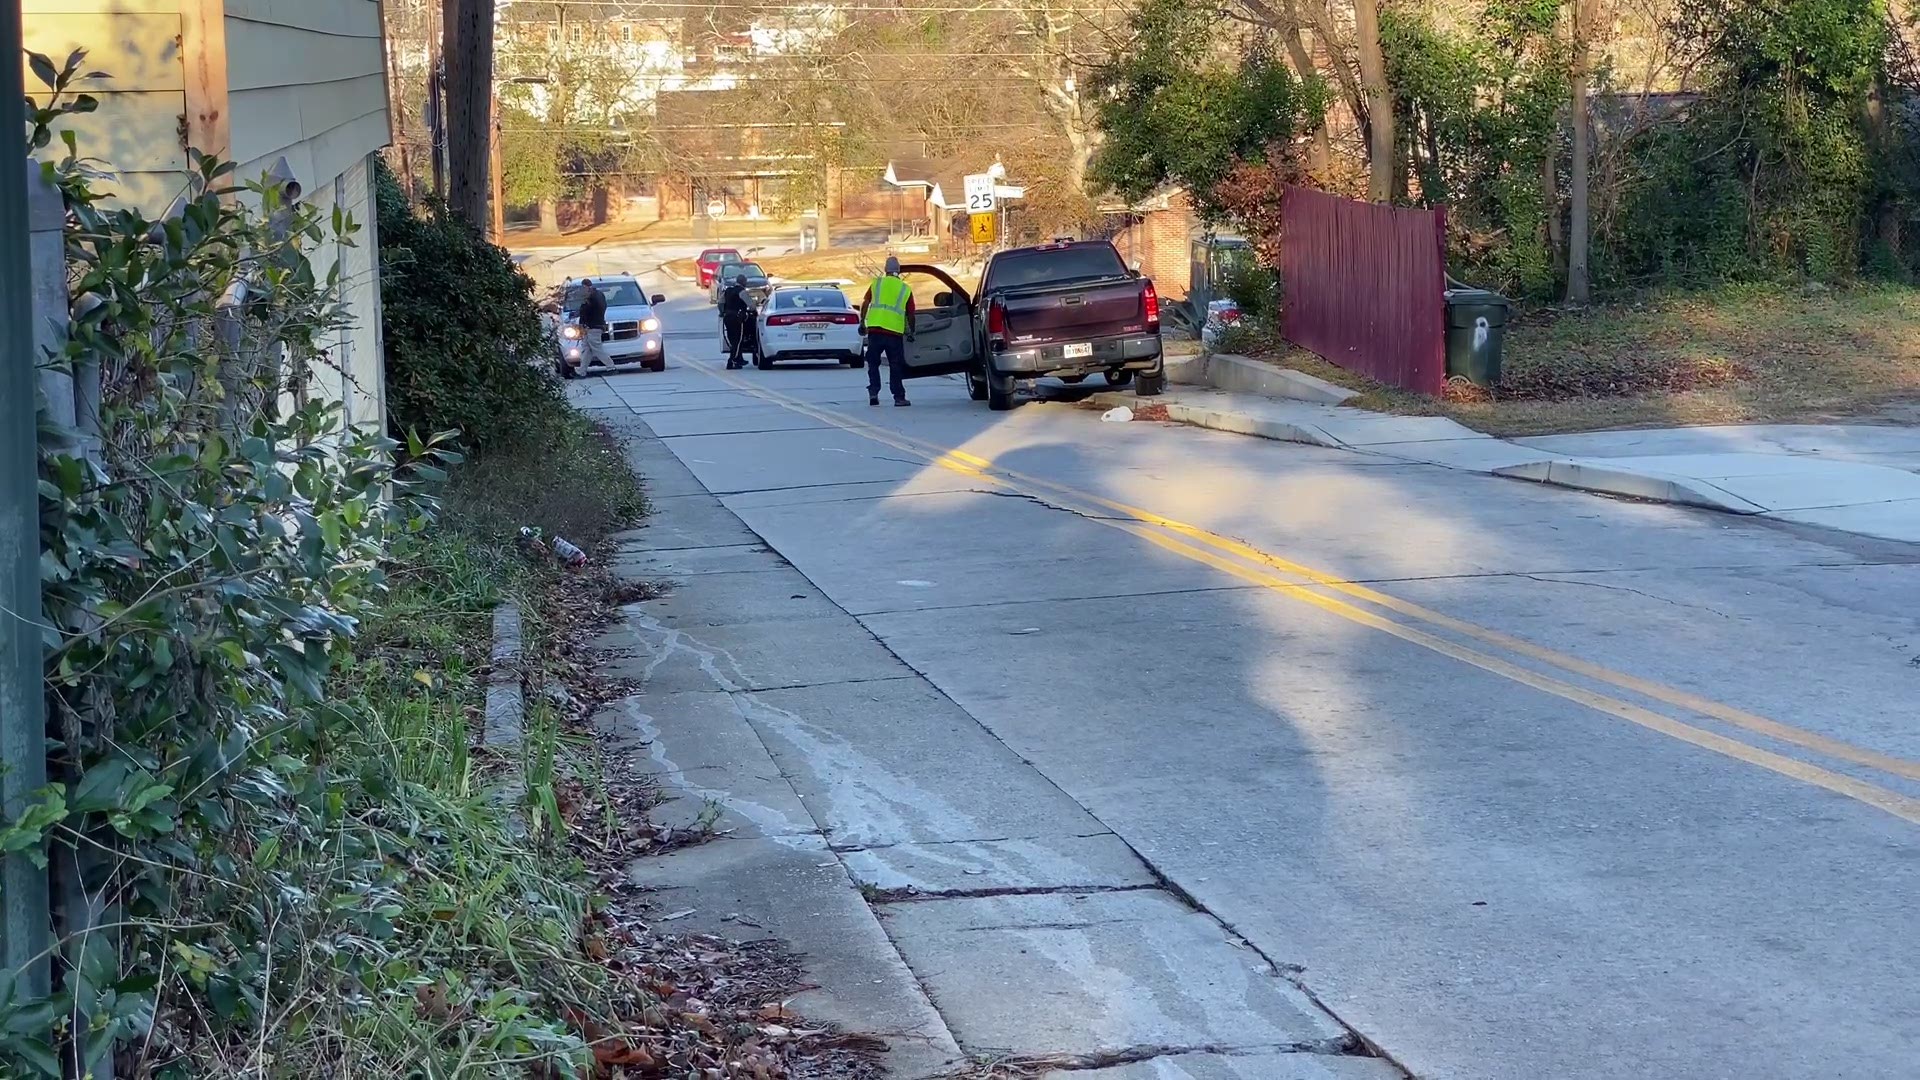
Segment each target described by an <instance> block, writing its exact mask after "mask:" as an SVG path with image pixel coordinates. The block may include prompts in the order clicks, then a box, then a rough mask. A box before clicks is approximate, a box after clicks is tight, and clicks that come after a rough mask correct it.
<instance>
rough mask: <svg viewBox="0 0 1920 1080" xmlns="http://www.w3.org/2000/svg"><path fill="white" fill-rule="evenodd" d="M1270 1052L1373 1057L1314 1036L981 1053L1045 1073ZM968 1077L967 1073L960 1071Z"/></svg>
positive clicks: (1003, 1064)
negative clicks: (1055, 1051) (1268, 1040)
mask: <svg viewBox="0 0 1920 1080" xmlns="http://www.w3.org/2000/svg"><path fill="white" fill-rule="evenodd" d="M1270 1054H1302V1055H1320V1056H1323V1057H1373V1056H1374V1055H1372V1054H1370V1053H1368V1052H1367V1049H1366V1047H1365V1046H1363V1045H1361V1044H1360V1042H1359V1040H1357V1039H1353V1038H1342V1039H1313V1040H1307V1041H1303V1042H1289V1043H1266V1044H1259V1045H1246V1044H1239V1043H1190V1044H1178V1043H1174V1044H1167V1043H1148V1044H1145V1045H1140V1046H1128V1047H1123V1048H1121V1049H1118V1050H1097V1051H1094V1052H1093V1053H1088V1054H1038V1055H1018V1056H1015V1055H1010V1054H1009V1055H981V1054H979V1053H977V1052H976V1054H975V1057H976V1058H981V1057H983V1056H984V1057H986V1058H987V1059H988V1061H990V1063H991V1064H993V1065H995V1066H998V1067H1000V1068H1004V1069H1013V1070H1019V1071H1021V1072H1023V1073H1031V1074H1035V1075H1044V1074H1046V1073H1048V1072H1086V1071H1091V1070H1094V1069H1111V1068H1117V1067H1119V1066H1122V1065H1137V1064H1140V1063H1141V1062H1146V1061H1153V1060H1156V1059H1158V1058H1169V1057H1181V1056H1188V1055H1192V1056H1199V1055H1206V1056H1211V1057H1256V1056H1261V1055H1270ZM957 1075H958V1076H966V1075H968V1074H967V1073H964V1072H963V1073H960V1074H957Z"/></svg>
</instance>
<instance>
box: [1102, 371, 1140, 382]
mask: <svg viewBox="0 0 1920 1080" xmlns="http://www.w3.org/2000/svg"><path fill="white" fill-rule="evenodd" d="M1101 374H1102V375H1104V376H1106V379H1107V385H1108V386H1125V385H1127V384H1128V383H1130V382H1132V381H1133V372H1131V371H1127V370H1125V369H1122V370H1120V371H1103V372H1101Z"/></svg>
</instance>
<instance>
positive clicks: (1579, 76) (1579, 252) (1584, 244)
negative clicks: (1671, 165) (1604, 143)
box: [1567, 0, 1598, 304]
mask: <svg viewBox="0 0 1920 1080" xmlns="http://www.w3.org/2000/svg"><path fill="white" fill-rule="evenodd" d="M1597 6H1598V0H1573V71H1572V72H1571V73H1570V74H1571V75H1572V79H1571V80H1570V81H1571V82H1572V83H1573V162H1572V166H1573V168H1572V178H1571V183H1570V184H1569V185H1568V189H1569V190H1568V192H1567V197H1568V201H1569V202H1570V203H1571V204H1572V206H1571V212H1570V213H1569V214H1568V222H1567V303H1569V304H1584V303H1586V302H1587V301H1588V300H1589V299H1591V298H1592V291H1593V287H1592V282H1591V280H1590V279H1589V277H1588V274H1587V248H1588V232H1589V227H1588V209H1589V203H1590V202H1591V194H1590V192H1589V190H1588V188H1589V182H1588V173H1589V170H1590V166H1591V164H1592V158H1593V123H1592V117H1590V116H1589V115H1588V114H1587V73H1588V71H1589V69H1590V68H1591V67H1592V63H1593V41H1592V37H1593V27H1594V23H1595V22H1596V21H1597V20H1596V18H1595V16H1596V15H1597V14H1598V12H1596V11H1595V10H1594V9H1595V8H1596V7H1597Z"/></svg>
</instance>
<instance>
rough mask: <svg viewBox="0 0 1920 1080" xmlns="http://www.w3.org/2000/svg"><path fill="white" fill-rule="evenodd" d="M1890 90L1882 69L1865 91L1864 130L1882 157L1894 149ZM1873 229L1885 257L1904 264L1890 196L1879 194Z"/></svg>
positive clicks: (1896, 213)
mask: <svg viewBox="0 0 1920 1080" xmlns="http://www.w3.org/2000/svg"><path fill="white" fill-rule="evenodd" d="M1890 93H1891V88H1890V87H1889V86H1888V85H1887V73H1886V70H1885V69H1884V68H1882V69H1881V71H1880V74H1879V76H1878V77H1876V78H1875V79H1874V82H1873V89H1872V90H1871V91H1870V92H1869V93H1868V94H1867V131H1868V132H1869V133H1870V134H1871V135H1872V137H1873V141H1874V148H1875V149H1876V150H1877V151H1878V152H1879V153H1880V154H1881V155H1883V156H1886V155H1891V154H1892V153H1893V152H1894V145H1893V124H1892V122H1891V121H1890V120H1889V119H1888V117H1887V98H1888V97H1889V96H1890ZM1873 231H1874V237H1875V239H1877V240H1878V241H1879V243H1880V250H1881V251H1882V252H1883V253H1885V256H1886V257H1887V258H1888V259H1891V260H1892V261H1893V262H1894V264H1895V265H1898V266H1904V264H1905V262H1906V260H1905V259H1904V258H1903V254H1904V253H1903V252H1902V250H1901V240H1902V238H1901V229H1900V206H1899V203H1897V202H1896V201H1895V200H1894V199H1893V197H1892V196H1890V195H1885V194H1882V195H1881V196H1880V197H1879V205H1878V206H1876V207H1875V208H1874V213H1873Z"/></svg>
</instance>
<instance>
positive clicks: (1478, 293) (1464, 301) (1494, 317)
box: [1441, 289, 1512, 326]
mask: <svg viewBox="0 0 1920 1080" xmlns="http://www.w3.org/2000/svg"><path fill="white" fill-rule="evenodd" d="M1441 295H1442V296H1444V297H1445V298H1446V301H1447V325H1448V326H1472V325H1474V323H1476V322H1478V321H1479V320H1481V319H1485V320H1487V325H1489V326H1505V325H1506V324H1507V311H1508V309H1509V308H1511V307H1512V302H1511V301H1509V300H1508V299H1507V298H1506V297H1504V296H1501V295H1500V294H1499V293H1497V292H1494V291H1493V290H1491V289H1448V290H1447V291H1446V292H1444V293H1442V294H1441Z"/></svg>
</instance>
